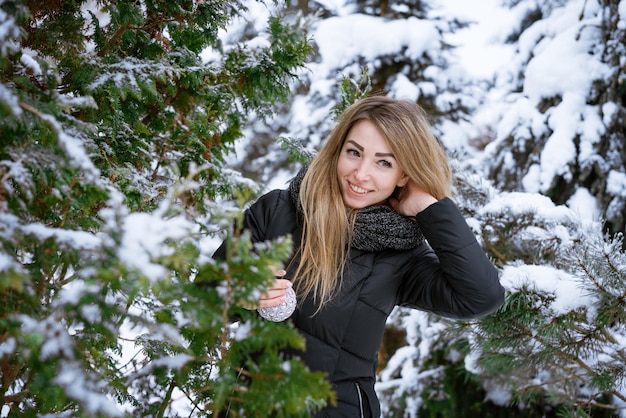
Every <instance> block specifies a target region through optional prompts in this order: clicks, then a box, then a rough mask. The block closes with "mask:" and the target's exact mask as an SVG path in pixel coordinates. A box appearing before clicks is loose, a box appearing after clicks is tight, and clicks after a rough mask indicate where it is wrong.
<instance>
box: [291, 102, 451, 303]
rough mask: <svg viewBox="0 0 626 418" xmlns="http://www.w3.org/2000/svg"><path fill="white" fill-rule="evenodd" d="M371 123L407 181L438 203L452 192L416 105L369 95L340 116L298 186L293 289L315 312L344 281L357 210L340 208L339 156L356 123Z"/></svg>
mask: <svg viewBox="0 0 626 418" xmlns="http://www.w3.org/2000/svg"><path fill="white" fill-rule="evenodd" d="M363 119H367V120H370V121H371V122H373V123H374V124H375V125H376V126H377V127H378V129H379V131H380V133H381V134H382V135H383V137H384V138H385V139H386V141H387V144H388V145H389V148H391V151H392V152H393V154H394V155H395V157H396V160H397V162H398V164H399V166H400V168H401V169H402V170H403V171H404V173H405V174H406V175H408V177H409V179H410V180H412V181H413V182H414V183H415V184H417V185H419V186H421V187H422V188H423V189H424V190H425V191H427V192H429V193H430V194H432V195H433V196H434V197H435V198H437V199H442V198H444V197H446V196H449V195H450V193H451V185H452V175H451V170H450V166H449V163H448V157H447V155H446V153H445V151H444V149H443V147H442V146H441V144H440V143H439V141H438V140H437V139H436V138H435V137H434V136H433V134H432V132H431V129H430V124H429V122H428V119H427V117H426V115H425V113H424V111H423V110H422V108H421V107H420V106H418V105H417V104H416V103H412V102H409V101H404V100H395V99H391V98H389V97H386V96H370V97H368V98H365V99H362V100H360V101H358V102H357V103H355V104H353V105H352V106H350V107H349V108H347V109H346V110H345V112H343V114H342V115H341V116H340V118H339V121H338V124H337V126H336V127H335V129H334V130H333V131H332V132H331V134H330V137H329V138H328V140H327V142H326V144H325V145H324V146H323V147H322V148H321V149H320V151H319V153H318V154H317V156H316V157H315V159H314V160H313V161H312V162H311V164H310V166H309V168H308V170H307V172H306V174H305V176H304V179H303V180H302V185H301V187H300V194H299V196H300V203H301V205H302V209H303V212H304V223H303V229H302V238H301V242H300V247H299V254H298V256H297V257H295V259H294V261H296V260H297V261H296V262H297V263H298V267H297V269H296V272H295V275H294V284H295V286H296V289H297V291H298V293H299V295H300V297H299V299H300V300H302V299H304V297H305V296H306V295H308V294H310V293H312V294H313V297H314V300H315V301H316V302H318V303H319V305H318V306H319V308H318V310H319V309H320V308H321V307H322V306H323V305H324V304H325V303H327V302H328V301H329V300H330V299H332V297H333V296H334V292H335V289H336V288H337V285H338V282H339V281H340V280H341V278H342V276H343V269H344V263H345V261H346V257H347V252H348V249H349V244H350V240H351V236H352V228H353V224H354V218H355V217H356V211H354V210H349V209H347V208H346V206H345V205H344V203H343V198H342V195H341V188H340V183H339V179H338V176H337V163H338V160H339V154H340V152H341V149H342V147H343V144H344V141H345V139H346V136H347V135H348V132H349V131H350V129H351V128H352V127H353V126H354V124H355V123H356V122H357V121H360V120H363Z"/></svg>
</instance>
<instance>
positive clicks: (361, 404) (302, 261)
mask: <svg viewBox="0 0 626 418" xmlns="http://www.w3.org/2000/svg"><path fill="white" fill-rule="evenodd" d="M451 182H452V176H451V172H450V167H449V164H448V160H447V156H446V154H445V152H444V150H443V148H442V147H441V145H440V144H439V142H438V141H437V140H436V139H435V138H434V136H433V135H432V133H431V131H430V126H429V124H428V122H427V119H426V117H425V115H424V113H423V112H422V110H421V109H420V108H419V107H418V106H417V105H416V104H415V103H410V102H407V101H398V100H393V99H391V98H388V97H384V96H372V97H369V98H365V99H363V100H361V101H359V102H357V103H356V104H354V105H352V106H351V107H349V108H348V109H347V110H346V111H345V112H344V113H343V115H342V116H341V117H340V120H339V123H338V125H337V126H336V128H335V129H334V131H333V132H332V134H331V135H330V137H329V139H328V141H327V143H326V144H325V145H324V146H323V147H322V149H321V150H320V152H319V154H318V155H317V156H316V158H315V159H314V160H313V161H312V163H311V164H310V166H309V167H308V168H305V169H303V170H302V171H301V172H300V173H299V174H298V176H296V178H295V179H294V181H292V182H291V184H290V186H289V189H287V190H274V191H271V192H269V193H268V194H266V195H264V196H262V197H261V198H259V199H258V201H257V202H255V204H253V205H252V206H251V207H250V209H249V210H248V211H247V212H246V215H245V228H247V229H249V230H250V232H251V234H252V239H253V240H255V241H264V240H271V239H274V238H277V237H280V236H284V235H286V234H291V235H292V236H293V239H294V243H295V244H296V248H295V249H294V256H293V258H292V260H291V262H290V263H289V264H288V266H287V268H286V271H280V272H278V273H277V276H278V277H280V278H277V280H276V281H275V284H274V286H273V287H272V288H271V289H268V290H267V292H266V294H264V295H263V297H262V298H261V299H260V301H259V305H258V307H259V308H269V307H275V306H279V305H280V304H281V303H285V298H286V296H287V290H288V288H289V287H291V286H292V284H293V289H295V292H296V299H297V301H298V306H297V309H296V310H295V312H294V313H293V314H292V315H291V317H290V319H289V320H291V321H293V323H294V325H295V326H296V327H297V329H298V330H299V331H300V332H301V333H302V335H303V336H304V338H305V340H306V347H307V349H306V351H305V352H301V353H297V354H298V355H299V356H300V357H301V359H302V360H303V362H304V363H305V364H306V365H308V367H309V368H310V369H311V370H314V371H323V372H326V373H327V376H328V379H329V381H330V382H331V383H332V384H333V388H334V390H335V391H336V392H337V399H338V402H337V405H335V406H329V407H328V408H326V409H324V410H322V411H320V412H319V413H318V414H317V415H316V417H378V416H379V415H380V404H379V402H378V399H377V396H376V393H375V391H374V383H375V379H376V377H375V372H376V366H377V352H378V349H379V347H380V344H381V340H382V336H383V331H384V328H385V322H386V320H387V317H388V316H389V314H390V313H391V311H392V309H393V308H394V306H396V305H399V306H406V307H410V308H415V309H421V310H424V311H429V312H433V313H436V314H439V315H442V316H446V317H449V318H463V319H469V318H475V317H479V316H482V315H487V314H489V313H491V312H493V311H495V310H496V309H498V308H499V307H500V306H501V304H502V303H503V298H504V290H503V288H502V287H501V286H500V283H499V281H498V273H497V270H496V269H495V268H494V266H493V265H492V264H491V263H490V262H489V260H488V259H487V257H486V256H485V253H484V252H483V251H482V249H481V247H480V246H479V244H478V243H477V241H476V239H475V237H474V235H473V233H472V231H471V230H470V229H469V227H468V226H467V224H466V223H465V220H464V219H463V217H462V215H461V213H460V212H459V210H458V208H457V207H456V205H455V204H454V203H453V202H452V200H451V199H450V198H449V196H450V194H451ZM223 253H224V248H220V249H218V251H217V253H216V255H217V256H220V255H221V256H222V257H223Z"/></svg>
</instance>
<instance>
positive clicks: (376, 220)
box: [289, 167, 424, 251]
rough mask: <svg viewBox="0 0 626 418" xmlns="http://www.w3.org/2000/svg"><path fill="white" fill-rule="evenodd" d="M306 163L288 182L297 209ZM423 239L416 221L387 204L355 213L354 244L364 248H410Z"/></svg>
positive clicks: (299, 208) (358, 247) (370, 249)
mask: <svg viewBox="0 0 626 418" xmlns="http://www.w3.org/2000/svg"><path fill="white" fill-rule="evenodd" d="M306 170H307V167H304V168H303V169H302V170H300V172H299V173H298V174H297V175H296V177H295V178H294V179H293V180H292V181H291V183H290V184H289V193H290V195H291V199H292V201H293V203H294V205H295V206H296V207H297V208H298V212H299V213H300V214H302V206H301V205H300V199H299V195H300V185H301V184H302V179H303V178H304V174H305V173H306ZM423 241H424V235H422V231H421V230H420V229H419V227H418V226H417V223H416V222H415V221H413V220H411V219H410V218H408V217H406V216H403V215H400V214H399V213H398V212H396V211H394V210H393V209H392V208H391V207H390V206H388V205H374V206H368V207H366V208H363V209H359V210H358V212H357V215H356V220H355V225H354V233H353V236H352V246H353V247H355V248H357V249H359V250H363V251H382V250H386V249H393V250H409V249H412V248H415V247H417V246H418V245H420V244H421V243H422V242H423Z"/></svg>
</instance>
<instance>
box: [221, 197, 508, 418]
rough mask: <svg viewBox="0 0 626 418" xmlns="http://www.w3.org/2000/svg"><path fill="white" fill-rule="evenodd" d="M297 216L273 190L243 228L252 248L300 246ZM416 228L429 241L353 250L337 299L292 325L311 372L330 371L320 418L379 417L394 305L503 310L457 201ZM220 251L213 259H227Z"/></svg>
mask: <svg viewBox="0 0 626 418" xmlns="http://www.w3.org/2000/svg"><path fill="white" fill-rule="evenodd" d="M298 216H299V215H298V214H297V212H296V208H295V206H294V204H293V203H292V200H291V198H290V196H289V191H288V190H274V191H271V192H269V193H268V194H266V195H264V196H262V197H261V198H259V200H258V201H257V202H255V203H254V204H253V205H252V206H251V207H250V208H249V209H248V210H247V211H246V215H245V221H244V227H245V228H246V229H248V230H250V232H251V234H252V239H253V241H255V242H258V241H266V240H272V239H274V238H277V237H281V236H284V235H286V234H292V236H293V239H294V243H295V244H298V243H299V242H300V241H299V240H300V227H299V218H298ZM416 221H417V223H418V225H419V227H420V229H421V230H422V232H423V234H424V236H425V237H426V240H427V242H424V243H423V244H422V245H420V246H418V247H417V248H415V249H413V250H408V251H398V250H385V251H382V252H366V251H361V250H357V249H354V248H352V249H351V251H350V253H349V262H348V265H347V268H346V271H345V273H344V279H343V282H342V286H341V289H340V291H339V294H338V296H336V297H334V298H333V299H332V301H331V302H330V303H329V304H327V305H326V306H325V307H324V308H323V309H322V310H321V311H320V312H318V313H317V314H316V315H313V313H314V312H315V311H316V310H317V306H316V305H315V304H314V303H313V301H312V300H311V298H309V299H307V300H305V301H304V303H303V304H302V306H301V307H299V308H298V309H297V310H296V312H294V314H293V315H292V317H291V318H290V320H292V321H293V323H294V324H295V326H296V328H297V329H298V330H299V331H300V332H301V333H302V335H303V336H304V338H305V340H306V347H307V348H306V351H305V352H303V353H298V355H299V356H300V357H301V359H302V360H303V362H304V363H305V364H306V365H307V366H308V367H309V368H310V369H311V370H314V371H323V372H326V373H327V375H328V380H329V381H330V382H331V383H332V384H333V388H334V390H335V391H336V392H337V398H338V405H337V406H336V407H329V408H326V409H325V410H323V411H321V412H320V413H319V414H317V415H316V417H333V418H335V417H351V418H352V417H361V416H370V414H371V416H374V417H378V416H379V415H380V404H379V402H378V398H377V396H376V393H375V391H374V383H375V380H376V377H375V373H376V367H377V356H378V350H379V347H380V344H381V341H382V336H383V331H384V329H385V323H386V320H387V318H388V316H389V314H390V313H391V311H392V309H393V308H394V307H395V306H396V305H399V306H406V307H410V308H415V309H420V310H424V311H428V312H433V313H435V314H439V315H442V316H445V317H449V318H459V319H470V318H475V317H479V316H483V315H486V314H489V313H491V312H493V311H495V310H496V309H498V308H499V307H500V306H501V305H502V303H503V300H504V289H503V288H502V286H501V285H500V283H499V280H498V272H497V270H496V269H495V267H494V266H493V265H492V264H491V263H490V262H489V260H488V259H487V257H486V255H485V253H484V252H483V250H482V249H481V247H480V245H479V244H478V242H477V241H476V239H475V237H474V235H473V233H472V232H471V230H470V229H469V227H468V225H467V223H466V222H465V220H464V218H463V217H462V215H461V213H460V212H459V210H458V208H457V207H456V205H455V204H454V203H453V202H452V200H450V199H448V198H446V199H443V200H441V201H439V202H437V203H434V204H433V205H431V206H430V207H428V208H427V209H425V210H424V211H422V212H420V213H419V214H417V216H416ZM223 251H224V249H223V248H220V249H218V251H217V252H216V256H218V257H220V258H221V257H223ZM291 274H293V272H290V271H287V276H286V277H285V278H292V277H291ZM368 410H369V413H368Z"/></svg>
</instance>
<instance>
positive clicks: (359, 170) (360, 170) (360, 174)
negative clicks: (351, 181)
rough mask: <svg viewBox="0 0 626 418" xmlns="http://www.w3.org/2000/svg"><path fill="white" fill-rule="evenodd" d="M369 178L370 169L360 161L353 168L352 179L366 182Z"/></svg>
mask: <svg viewBox="0 0 626 418" xmlns="http://www.w3.org/2000/svg"><path fill="white" fill-rule="evenodd" d="M369 176H370V167H369V165H368V164H367V163H366V162H365V161H361V162H360V163H359V164H358V165H357V166H356V167H355V168H354V178H355V179H356V180H359V181H365V180H368V179H369Z"/></svg>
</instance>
